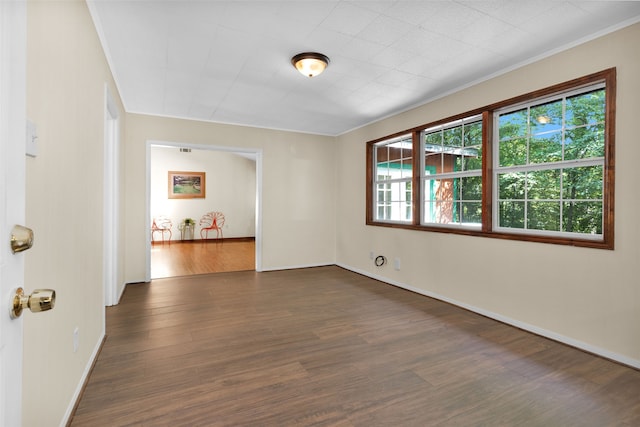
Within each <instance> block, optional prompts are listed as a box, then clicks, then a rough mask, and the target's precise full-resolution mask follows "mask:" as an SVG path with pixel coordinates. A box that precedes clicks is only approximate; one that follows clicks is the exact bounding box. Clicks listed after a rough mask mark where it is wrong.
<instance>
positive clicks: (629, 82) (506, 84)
mask: <svg viewBox="0 0 640 427" xmlns="http://www.w3.org/2000/svg"><path fill="white" fill-rule="evenodd" d="M638 40H640V25H639V24H637V25H634V26H633V27H629V28H626V29H623V30H621V31H618V32H616V33H612V34H610V35H607V36H605V37H602V38H600V39H597V40H594V41H591V42H589V43H587V44H584V45H581V46H578V47H575V48H573V49H570V50H568V51H565V52H562V53H559V54H557V55H555V56H552V57H549V58H546V59H544V60H541V61H539V62H536V63H533V64H530V65H528V66H526V67H523V68H520V69H517V70H515V71H512V72H510V73H508V74H505V75H502V76H499V77H496V78H494V79H491V80H489V81H486V82H483V83H481V84H477V85H475V86H472V87H470V88H468V89H466V90H462V91H460V92H458V93H455V94H453V95H450V96H447V97H445V98H442V99H439V100H435V101H433V102H431V103H429V104H427V105H424V106H422V107H420V108H416V109H414V110H411V111H408V112H406V113H404V114H401V115H398V116H395V117H392V118H389V119H387V120H384V121H381V122H378V123H375V124H372V125H370V126H367V127H364V128H361V129H359V130H356V131H353V132H351V133H348V134H345V135H343V136H341V137H339V138H338V145H337V156H336V158H337V159H338V171H337V180H338V182H339V183H340V184H339V185H338V187H337V189H338V191H337V201H336V206H337V217H338V218H339V221H338V222H337V261H338V263H339V264H340V265H343V266H345V267H348V268H350V269H353V270H356V271H360V272H362V273H364V274H368V275H371V276H374V277H378V278H381V279H383V280H385V281H389V282H391V283H395V284H398V285H401V286H405V287H409V288H412V289H415V290H417V291H419V292H422V293H425V294H431V295H436V296H438V297H441V298H443V299H446V300H449V301H453V302H456V303H459V304H461V305H465V306H467V307H470V308H473V309H475V310H477V311H480V312H483V313H486V314H490V315H492V316H494V317H498V318H501V319H504V320H508V321H511V322H513V323H515V324H518V325H520V326H527V327H529V328H530V329H533V330H536V331H538V332H542V333H545V334H547V335H549V336H554V337H557V338H562V339H565V340H566V341H568V342H571V343H573V344H578V345H581V346H582V347H585V348H589V349H592V350H596V351H599V352H600V353H602V354H605V355H610V356H613V357H616V358H618V359H619V360H623V361H625V362H627V363H631V364H634V365H636V366H640V339H638V337H640V280H639V279H638V273H637V267H638V264H639V263H640V255H639V253H640V252H639V249H638V248H639V245H638V240H639V239H640V229H639V224H640V222H639V221H638V211H640V192H638V189H637V183H638V182H640V168H639V167H638V162H639V160H638V159H640V144H638V134H637V119H636V118H635V115H636V114H637V113H638V111H640V97H638V94H640V79H638V76H640V50H639V49H638ZM609 67H617V71H618V91H617V124H616V126H617V127H616V131H617V132H616V151H617V152H616V206H615V209H616V214H615V215H616V216H615V220H616V245H615V250H614V251H607V250H595V249H585V248H574V247H567V246H558V245H550V244H536V243H528V242H517V241H513V242H512V241H505V240H496V239H490V238H481V237H467V236H458V235H449V234H441V233H429V232H420V231H409V230H395V229H388V228H381V227H367V226H365V161H364V159H365V142H366V141H368V140H372V139H375V138H380V137H383V136H385V135H388V134H391V133H395V132H399V131H402V130H405V129H408V128H411V127H415V126H419V125H422V124H427V123H428V122H430V121H434V120H437V119H442V118H446V117H448V116H450V115H453V114H457V113H462V112H464V111H468V110H471V109H473V108H477V107H481V106H484V105H488V104H491V103H493V102H496V101H500V100H504V99H508V98H510V97H513V96H516V95H520V94H523V93H526V92H529V91H532V90H535V89H540V88H544V87H547V86H550V85H552V84H555V83H559V82H563V81H567V80H570V79H573V78H576V77H580V76H583V75H586V74H589V73H593V72H596V71H600V70H603V69H606V68H609ZM370 251H374V252H375V253H376V254H383V255H385V256H386V257H387V258H388V259H389V260H390V261H392V262H390V264H388V265H386V266H384V267H381V268H377V267H375V266H374V264H373V261H372V260H370V259H369V252H370ZM395 258H399V259H400V261H401V269H400V271H395V270H394V268H393V260H394V259H395Z"/></svg>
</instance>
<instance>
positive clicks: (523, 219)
mask: <svg viewBox="0 0 640 427" xmlns="http://www.w3.org/2000/svg"><path fill="white" fill-rule="evenodd" d="M605 111H606V108H605V89H604V85H603V84H599V85H595V86H589V87H587V88H582V89H579V90H574V91H572V92H570V93H567V94H562V95H558V96H556V97H554V98H553V99H549V98H547V99H545V100H534V101H531V102H529V103H528V104H527V105H524V106H522V105H520V106H519V107H517V108H516V109H514V108H510V109H505V110H502V111H497V112H496V114H495V116H494V121H495V125H494V128H495V129H496V130H497V132H496V134H495V140H496V141H495V142H494V143H495V148H496V157H497V162H496V163H497V164H496V165H495V168H494V182H495V183H496V185H495V194H494V204H495V205H497V209H495V210H494V228H495V229H496V230H498V231H509V232H527V233H533V234H537V233H539V234H553V235H567V236H572V235H576V234H577V235H579V236H580V237H581V238H596V239H601V238H602V233H603V220H604V218H603V206H604V162H605V158H604V153H605V139H604V127H605V122H604V118H605Z"/></svg>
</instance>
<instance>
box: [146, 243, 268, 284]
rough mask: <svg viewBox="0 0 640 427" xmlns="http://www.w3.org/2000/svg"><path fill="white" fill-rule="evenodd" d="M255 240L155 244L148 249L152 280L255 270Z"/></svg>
mask: <svg viewBox="0 0 640 427" xmlns="http://www.w3.org/2000/svg"><path fill="white" fill-rule="evenodd" d="M255 254H256V243H255V240H254V239H224V240H217V239H211V240H192V241H185V242H182V241H177V242H175V241H174V242H171V243H169V242H155V243H153V244H152V245H151V278H152V279H159V278H166V277H177V276H190V275H192V274H207V273H222V272H229V271H243V270H255V268H256V257H255Z"/></svg>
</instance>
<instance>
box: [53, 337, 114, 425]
mask: <svg viewBox="0 0 640 427" xmlns="http://www.w3.org/2000/svg"><path fill="white" fill-rule="evenodd" d="M105 336H106V334H105V331H104V330H103V331H102V333H101V334H100V339H98V342H97V343H96V346H95V347H94V349H93V352H92V353H91V357H90V358H89V361H88V362H87V366H85V368H84V372H83V373H82V377H80V381H79V382H78V385H77V386H76V390H75V392H74V393H73V398H72V399H71V401H70V402H69V406H68V407H67V411H66V412H65V413H64V417H63V418H62V422H61V423H60V427H65V426H66V425H68V424H69V421H71V417H72V416H73V410H74V409H75V407H76V405H77V404H78V401H79V399H80V397H81V395H82V390H83V389H84V386H85V385H86V382H87V380H88V378H89V374H90V373H91V368H92V367H93V365H94V363H95V361H96V359H97V358H98V355H99V354H100V348H101V347H102V343H103V342H104V340H105Z"/></svg>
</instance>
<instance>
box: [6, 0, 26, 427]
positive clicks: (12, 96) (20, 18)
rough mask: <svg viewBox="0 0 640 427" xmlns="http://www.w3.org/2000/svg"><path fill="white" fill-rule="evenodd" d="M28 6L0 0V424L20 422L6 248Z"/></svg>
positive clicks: (14, 271)
mask: <svg viewBox="0 0 640 427" xmlns="http://www.w3.org/2000/svg"><path fill="white" fill-rule="evenodd" d="M26 57H27V14H26V2H25V1H24V0H19V1H0V159H1V160H0V173H1V174H2V177H1V178H0V227H1V230H0V241H1V243H2V249H0V425H3V426H19V425H21V422H22V382H23V372H22V364H23V363H22V351H23V350H22V331H23V322H22V319H21V318H19V319H11V318H10V316H9V307H10V305H9V304H10V301H11V299H12V294H13V292H14V291H15V289H16V288H17V287H18V286H24V254H12V253H11V250H10V249H9V239H10V237H9V236H10V233H11V227H12V226H13V225H14V224H24V222H25V217H26V207H25V193H26V186H25V178H26V159H25V143H26V124H27V117H26V63H27V61H26Z"/></svg>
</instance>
